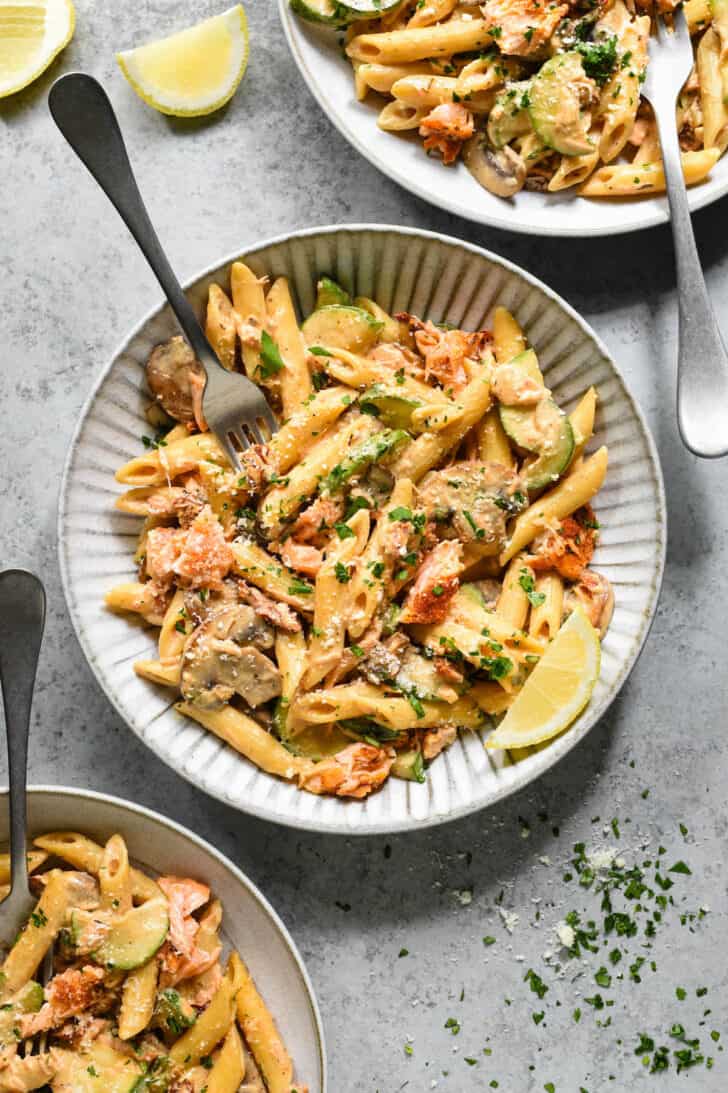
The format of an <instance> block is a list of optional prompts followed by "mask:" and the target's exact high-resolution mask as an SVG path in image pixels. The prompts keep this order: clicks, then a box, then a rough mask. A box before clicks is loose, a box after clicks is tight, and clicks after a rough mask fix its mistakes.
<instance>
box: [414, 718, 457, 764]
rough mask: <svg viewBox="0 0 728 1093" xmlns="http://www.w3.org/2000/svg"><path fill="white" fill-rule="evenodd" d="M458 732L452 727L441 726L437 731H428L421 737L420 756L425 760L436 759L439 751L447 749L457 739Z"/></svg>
mask: <svg viewBox="0 0 728 1093" xmlns="http://www.w3.org/2000/svg"><path fill="white" fill-rule="evenodd" d="M457 735H458V730H457V729H456V728H455V726H454V725H441V726H440V727H439V728H438V729H428V730H427V732H426V733H425V734H424V735H423V737H422V755H423V757H424V758H425V759H427V760H430V759H436V758H437V756H438V755H439V754H440V752H441V751H444V750H445V748H449V747H450V745H451V744H453V743H454V742H455V740H456V738H457Z"/></svg>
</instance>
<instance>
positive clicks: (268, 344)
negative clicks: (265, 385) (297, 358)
mask: <svg viewBox="0 0 728 1093" xmlns="http://www.w3.org/2000/svg"><path fill="white" fill-rule="evenodd" d="M284 368H285V365H284V363H283V358H282V357H281V354H280V350H279V348H278V346H277V345H276V343H275V342H274V341H273V339H272V338H271V336H270V334H269V333H268V331H267V330H264V331H263V332H262V334H261V335H260V368H259V372H260V374H261V376H262V377H263V379H270V377H271V376H275V375H276V373H278V372H281V371H282V370H283V369H284Z"/></svg>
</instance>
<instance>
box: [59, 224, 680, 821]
mask: <svg viewBox="0 0 728 1093" xmlns="http://www.w3.org/2000/svg"><path fill="white" fill-rule="evenodd" d="M362 232H364V233H366V232H370V233H373V234H375V235H386V234H388V233H389V234H393V235H401V236H406V237H410V238H413V239H424V240H431V241H435V242H439V243H443V244H445V245H446V246H454V247H461V248H463V249H464V250H466V251H469V252H470V253H471V254H473V255H476V256H477V257H479V258H485V259H486V260H487V261H489V262H492V263H494V264H495V265H497V266H501V267H503V268H504V269H506V270H507V271H508V272H509V273H511V274H514V275H516V277H518V278H521V279H522V280H524V281H526V282H527V283H528V284H529V285H531V286H532V287H533V288H536V289H538V290H539V291H540V292H542V293H544V295H546V296H547V297H548V298H549V299H551V300H552V301H553V302H554V303H555V304H556V305H557V306H558V307H559V308H560V309H561V310H562V311H563V312H565V313H566V314H567V315H568V316H569V317H570V318H571V319H572V320H573V321H574V322H575V323H576V324H577V325H578V326H579V327H580V328H581V329H582V331H583V332H584V334H585V335H586V336H587V338H588V339H589V340H590V341H592V342H593V343H594V344H595V345H596V347H597V349H598V350H599V352H600V353H601V354H602V356H603V358H604V359H605V360H606V361H607V362H608V364H609V366H610V368H611V369H612V370H613V372H614V375H615V376H616V378H617V379H618V380H619V383H620V385H621V388H622V394H623V396H624V397H625V398H626V399H627V400H628V402H629V404H630V406H631V408H632V411H633V412H634V414H635V417H636V418H637V421H638V423H639V425H640V427H641V430H642V435H643V439H644V441H645V443H646V445H647V449H648V452H649V455H650V459H651V463H652V468H651V469H652V470H653V472H654V479H655V482H654V484H655V487H656V491H657V498H656V505H657V511H658V520H657V523H658V526H659V528H660V529H661V537H660V541H659V552H658V562H657V568H656V572H655V576H654V579H653V582H652V597H651V600H650V604H649V608H648V609H647V610H646V611H645V612H644V616H645V625H644V628H643V630H642V634H641V635H640V637H639V640H638V641H636V642H635V645H634V648H633V651H632V654H631V656H629V657H628V658H627V659H626V660H625V662H624V664H623V666H622V670H621V673H620V675H619V676H618V677H617V679H616V680H615V683H614V686H613V690H612V693H611V694H610V695H609V696H605V699H604V700H603V701H602V703H601V704H600V705H598V706H595V705H594V704H593V702H592V704H591V705H590V706H589V707H588V708H587V714H586V716H585V715H584V714H582V715H581V717H582V719H583V720H582V723H581V724H580V725H579V730H578V731H577V732H574V731H571V730H570V731H568V732H567V733H566V734H564V735H563V736H561V737H558V738H557V739H556V740H555V741H553V742H552V744H551V746H550V747H548V748H545V749H543V750H542V751H541V752H539V753H538V754H537V755H535V756H531V757H530V759H531V760H532V761H529V763H528V767H527V768H524V771H523V773H522V775H521V777H520V779H518V780H514V782H513V783H511V784H508V785H501V786H499V787H497V788H496V789H494V791H493V793H492V795H491V796H490V797H489V799H488V800H487V801H482V802H479V803H468V804H464V805H462V806H460V807H455V808H452V809H450V811H449V812H447V813H434V814H431V815H428V816H427V817H426V818H424V819H415V818H411V817H410V818H407V819H405V820H390V821H388V822H386V823H384V822H382V823H380V822H372V821H370V820H369V819H364V820H363V822H362V823H361V824H360V825H358V826H356V827H348V826H345V825H344V823H343V821H342V823H341V824H335V823H330V822H328V821H325V820H324V821H311V820H308V819H307V818H305V817H303V818H302V817H298V816H296V817H293V816H288V815H286V814H284V813H281V812H279V811H275V810H272V809H269V808H267V807H265V806H260V805H257V804H251V803H250V802H242V803H237V802H232V801H229V800H227V799H225V798H224V797H222V796H220V795H219V794H216V793H214V792H212V791H211V790H210V789H208V788H207V787H206V786H204V785H202V784H201V783H200V782H199V781H197V780H195V779H194V778H193V777H192V775H190V774H189V773H188V772H187V771H186V770H184V769H182V768H181V767H179V766H176V765H174V764H172V763H171V762H170V761H169V759H168V758H167V757H166V756H165V755H164V754H163V753H162V751H161V749H158V748H156V747H154V746H153V745H152V744H151V743H150V742H149V741H148V740H146V739H145V738H144V737H143V736H141V734H140V733H137V732H136V730H135V729H134V727H133V726H132V725H131V724H130V722H129V720H128V718H127V716H126V713H125V711H124V709H123V706H122V704H121V703H120V702H117V700H116V698H115V697H114V695H113V694H112V693H111V691H110V690H109V688H108V687H107V685H106V682H105V680H104V677H103V675H102V673H101V672H100V670H98V669H97V667H96V664H95V661H94V657H93V651H92V647H91V644H90V642H89V641H88V640H87V638H86V635H85V632H84V629H83V627H82V626H81V624H80V620H79V618H78V617H77V614H76V609H75V600H74V598H73V594H72V586H71V578H70V574H69V569H68V561H67V557H66V551H65V528H64V517H65V508H66V499H67V495H68V491H69V482H70V472H71V465H72V462H73V458H74V455H75V452H76V448H77V445H78V442H79V439H80V435H81V431H82V429H83V426H84V423H85V421H86V418H87V416H88V413H89V410H90V408H91V406H92V404H93V402H94V400H95V399H96V397H97V394H98V392H99V389H100V388H101V386H102V385H103V384H104V382H105V381H106V379H107V377H108V375H109V373H110V372H111V370H112V369H113V367H114V365H115V363H116V361H117V360H118V358H119V357H120V356H121V355H122V354H123V353H124V351H125V349H126V347H128V346H129V345H130V344H131V343H132V342H133V341H134V339H135V338H136V337H137V336H138V335H139V334H140V333H141V332H142V330H143V329H144V327H145V326H146V325H147V324H148V323H149V322H151V320H152V319H153V318H154V317H155V316H156V315H158V314H159V313H160V312H161V311H163V310H164V309H165V307H166V306H167V304H166V300H162V301H160V302H159V303H157V304H156V305H155V306H154V307H152V308H151V309H150V310H149V311H148V312H147V313H146V315H145V316H144V317H143V318H142V319H141V321H140V322H138V323H137V324H136V326H135V327H134V328H133V329H132V330H131V331H130V332H129V333H128V334H127V335H126V336H125V337H124V338H123V339H122V341H121V342H120V343H119V344H118V346H117V348H116V350H115V351H114V353H113V354H112V356H111V358H110V360H109V362H108V363H107V364H106V365H105V366H104V367H103V369H102V370H101V373H100V374H99V376H98V378H97V380H96V382H95V383H94V384H93V386H92V389H91V391H90V393H89V395H88V397H87V399H86V400H85V402H84V404H83V407H82V409H81V412H80V414H79V418H78V421H77V423H76V427H75V429H74V432H73V437H72V439H71V443H70V445H69V449H68V454H67V456H66V461H65V464H64V468H63V476H62V480H61V489H60V494H59V502H58V520H57V536H58V559H59V566H60V571H61V582H62V585H63V591H64V595H65V597H66V604H67V607H68V612H69V615H70V617H71V622H72V624H73V628H74V632H75V634H76V637H77V639H78V642H79V644H80V646H81V649H82V650H83V653H84V655H85V657H86V660H87V662H88V664H89V666H90V667H91V669H92V671H93V673H94V676H95V678H96V680H97V682H98V683H99V685H100V687H101V689H102V690H103V692H104V694H105V695H106V697H107V699H108V700H109V702H110V703H111V705H112V706H113V707H114V709H115V710H116V712H117V713H118V715H119V717H120V718H121V719H122V721H124V722H125V723H126V724H127V726H128V727H129V728H130V729H131V730H132V732H134V735H135V736H137V738H138V739H140V740H141V741H142V743H143V744H145V746H146V747H148V748H149V749H150V750H151V751H153V752H154V753H155V755H157V756H158V758H160V759H161V760H162V762H163V763H164V764H165V766H168V767H170V768H171V769H173V770H174V771H175V772H176V773H177V774H179V775H180V777H182V778H184V779H185V780H186V781H188V782H190V783H191V784H192V785H194V786H196V787H197V788H198V789H201V790H203V792H205V793H208V794H209V796H211V797H214V798H215V799H216V800H220V801H221V802H222V803H223V804H225V805H227V806H228V807H230V808H235V809H237V810H239V811H241V812H244V813H248V814H250V815H253V816H256V817H258V818H259V819H263V820H268V821H272V822H273V823H279V824H283V825H284V826H287V827H292V828H295V829H297V830H303V831H313V832H322V833H327V834H335V835H344V836H354V835H383V834H394V833H397V832H403V831H412V830H420V829H422V828H425V827H435V826H438V825H440V824H442V823H448V822H450V821H452V820H456V819H460V818H461V817H463V816H467V815H470V814H471V813H473V812H478V811H480V810H481V809H482V808H489V807H490V806H491V805H493V804H496V803H497V802H498V801H500V800H503V799H504V798H506V797H509V796H511V795H512V794H514V793H516V792H518V791H519V790H521V789H523V788H524V787H525V786H527V785H529V784H530V783H531V782H533V781H534V780H535V779H536V778H538V777H540V776H541V775H542V774H544V773H545V772H546V771H547V770H549V769H550V768H551V767H552V766H554V765H555V764H556V763H557V762H558V761H559V760H560V759H562V758H563V757H564V756H565V755H566V754H567V753H568V752H570V751H571V750H572V748H573V747H575V745H576V744H577V743H578V742H579V741H581V740H582V739H583V738H584V737H585V736H586V735H587V733H588V732H589V731H590V730H591V729H592V728H593V726H594V725H595V724H596V722H597V721H598V720H599V719H600V718H601V717H602V716H603V715H604V714H605V713H606V711H607V710H608V709H609V707H610V706H611V704H612V703H613V702H614V700H615V699H616V697H617V695H618V694H619V692H620V691H621V689H622V687H623V686H624V684H625V682H626V681H627V679H628V678H629V675H630V673H631V672H632V669H633V668H634V665H635V664H636V662H637V659H638V657H639V655H640V653H641V652H642V649H643V648H644V644H645V642H646V640H647V637H648V635H649V632H650V629H651V627H652V623H653V620H654V617H655V612H656V610H657V605H658V601H659V596H660V590H661V588H662V581H663V577H664V571H665V558H666V551H667V505H666V499H665V486H664V481H663V476H662V468H661V465H660V459H659V456H658V454H657V448H656V446H655V442H654V440H653V438H652V433H651V432H650V429H649V426H648V424H647V421H646V420H645V417H644V414H643V413H642V410H641V409H640V407H639V405H638V403H637V402H636V400H635V399H634V397H633V395H632V394H631V392H630V390H629V388H628V386H627V383H626V381H625V379H624V376H623V375H622V373H621V371H620V369H619V368H618V366H617V365H616V364H615V362H614V360H613V358H612V356H611V354H610V352H609V350H608V349H607V347H606V345H605V344H604V342H603V341H602V340H601V339H600V338H599V336H598V335H597V334H596V333H595V331H593V330H592V328H591V327H590V326H589V324H588V323H587V322H586V321H585V320H584V319H583V318H582V317H581V316H580V315H579V313H578V312H577V311H576V310H575V309H574V308H573V307H572V306H571V305H570V304H569V303H567V301H566V300H564V299H563V298H562V297H561V296H559V295H558V293H556V292H555V291H554V290H553V289H551V288H549V287H548V285H546V284H544V283H543V282H542V281H540V280H539V279H538V278H537V277H535V276H534V275H533V274H531V273H529V272H527V271H526V270H524V269H522V268H521V267H520V266H518V265H516V264H515V263H514V262H511V261H509V259H507V258H503V257H501V256H500V255H498V254H495V253H494V252H493V251H489V250H486V249H485V248H484V247H480V246H477V245H476V244H473V243H468V242H466V241H465V240H463V239H458V238H457V237H456V236H448V235H445V234H443V233H441V232H432V231H427V230H426V229H422V228H411V227H402V226H399V225H391V224H327V225H319V226H316V227H311V228H303V229H300V230H299V231H294V232H284V233H282V234H280V235H276V236H271V237H269V238H267V239H264V240H259V241H254V242H252V243H251V244H249V245H245V246H242V247H241V248H239V249H237V250H235V251H233V252H232V253H231V254H229V255H228V256H227V257H226V258H223V259H222V260H220V261H217V262H213V263H211V264H210V265H208V266H206V267H205V268H204V269H203V270H202V271H201V272H200V273H198V274H196V275H195V276H193V277H190V278H188V279H187V280H186V281H185V282H184V285H183V288H184V290H185V291H188V290H189V289H190V288H191V287H192V286H194V285H195V284H196V283H197V282H199V281H202V280H204V279H205V278H206V277H211V276H212V275H213V274H214V273H215V272H216V271H217V270H219V269H220V268H221V267H223V266H229V265H230V264H231V263H232V262H234V261H239V260H240V258H241V257H243V258H244V257H246V256H252V255H255V254H257V253H258V252H259V251H263V250H267V249H269V248H271V247H275V246H280V245H283V244H286V243H288V242H291V241H293V240H297V239H309V238H315V237H316V236H319V235H332V234H333V235H340V234H351V235H355V234H357V233H359V234H360V233H362ZM270 778H271V780H273V781H277V779H275V776H274V775H270ZM385 790H386V787H385ZM299 792H303V791H299ZM336 800H339V799H338V798H336ZM348 804H349V802H347V801H344V802H342V807H343V808H346V807H347V806H348Z"/></svg>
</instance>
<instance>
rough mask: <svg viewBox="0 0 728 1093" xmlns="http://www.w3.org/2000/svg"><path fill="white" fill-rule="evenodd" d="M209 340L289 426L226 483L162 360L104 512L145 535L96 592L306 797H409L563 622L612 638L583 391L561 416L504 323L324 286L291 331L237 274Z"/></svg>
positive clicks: (217, 456)
mask: <svg viewBox="0 0 728 1093" xmlns="http://www.w3.org/2000/svg"><path fill="white" fill-rule="evenodd" d="M266 289H267V291H266ZM207 334H208V338H209V340H210V342H211V344H212V346H213V348H214V349H215V351H216V352H217V354H218V356H219V358H220V360H221V361H222V362H223V363H224V364H225V366H226V367H228V368H236V367H241V368H242V369H244V370H245V372H246V373H247V374H248V376H249V377H250V378H251V379H253V380H254V381H255V382H256V383H259V384H261V385H262V386H263V388H264V389H265V390H266V393H267V394H268V396H269V398H270V400H271V403H272V405H273V406H274V407H275V408H276V410H277V411H278V413H279V415H280V419H281V426H280V429H279V431H278V432H276V433H275V434H274V435H273V436H272V437H271V438H270V439H269V441H268V442H267V443H265V444H258V445H252V446H251V447H250V448H248V449H247V450H246V451H245V452H243V453H242V455H241V461H242V464H243V466H244V472H243V474H237V473H235V472H234V471H232V470H231V469H230V466H229V464H228V463H227V462H226V459H225V456H224V454H223V452H222V450H221V448H220V447H219V445H218V443H217V441H216V439H215V438H214V436H212V434H210V433H209V432H207V431H206V428H205V423H204V421H202V420H201V416H200V415H201V411H200V400H199V398H198V393H199V365H198V364H197V362H196V361H195V360H194V358H193V357H192V354H191V351H190V350H189V349H188V347H187V346H186V343H185V342H184V341H183V340H182V339H181V338H179V337H175V338H172V339H171V340H170V341H169V342H167V343H165V344H164V345H161V346H157V347H156V348H155V349H154V350H153V351H152V354H151V356H150V358H149V363H148V366H147V379H148V383H149V387H150V390H151V392H152V394H153V395H154V396H155V401H154V403H153V404H152V406H151V407H150V409H149V411H148V414H149V416H150V418H151V420H153V421H154V422H156V423H157V424H158V425H159V427H160V432H159V434H158V437H157V439H156V440H154V441H152V440H151V439H149V438H147V441H146V443H147V451H146V452H145V453H144V454H142V455H140V456H139V457H138V458H135V459H133V460H131V461H130V462H128V463H127V464H125V465H124V466H123V467H122V468H121V469H120V470H119V471H118V472H117V475H116V477H117V480H118V481H119V482H120V483H122V484H124V485H125V486H126V487H127V492H126V493H124V494H123V495H122V496H121V497H119V498H118V500H117V502H116V507H117V508H118V509H119V510H121V511H122V512H124V513H129V514H133V515H136V516H139V517H142V518H143V519H144V523H143V527H142V532H141V535H140V538H139V545H138V548H137V552H136V559H135V560H136V563H137V565H138V578H137V579H136V580H134V581H130V582H128V583H125V584H122V585H118V586H117V587H115V588H113V589H111V590H110V592H109V593H108V595H107V599H106V602H107V606H108V607H109V608H111V609H112V610H114V611H121V612H126V613H129V614H136V615H137V616H138V617H139V618H140V619H142V620H144V621H146V622H147V623H149V624H151V625H152V626H154V627H158V628H159V638H158V655H157V656H156V657H155V658H154V659H147V660H141V661H137V663H136V664H135V666H134V667H135V670H136V672H137V673H138V674H139V675H140V676H142V677H144V678H146V679H149V680H151V681H153V682H154V683H157V684H161V685H163V686H167V687H170V688H172V689H173V690H174V691H176V692H178V693H179V694H180V695H181V701H179V702H178V703H177V709H178V710H179V711H180V712H181V713H182V714H184V715H186V716H188V717H191V718H193V719H194V720H196V721H197V722H199V723H200V724H201V725H203V726H204V727H205V728H207V729H208V730H209V731H210V732H212V733H214V734H216V735H217V736H218V737H220V738H221V739H222V740H224V741H226V742H227V743H228V744H229V745H230V746H232V747H233V748H235V749H237V750H238V751H239V752H240V753H241V754H243V755H244V756H246V757H247V758H248V759H249V760H251V761H252V762H253V763H255V764H257V765H258V766H259V767H261V768H262V769H264V770H265V771H268V772H269V773H271V774H275V775H278V776H280V777H282V778H285V779H289V780H292V781H295V782H296V784H297V785H298V786H300V787H301V788H302V789H304V790H306V791H308V792H311V793H317V794H321V793H327V794H335V795H337V796H341V797H356V798H362V797H365V796H366V795H367V794H369V793H370V792H372V791H373V790H375V789H377V788H378V787H379V786H381V785H382V784H383V782H384V781H386V779H387V778H388V777H389V776H390V775H392V776H395V777H400V778H405V779H409V780H413V781H424V779H425V772H426V766H427V764H428V763H430V762H431V761H432V760H434V759H435V758H436V756H437V755H439V753H440V752H441V751H442V750H443V749H444V748H446V747H447V746H448V745H449V744H450V743H452V742H453V740H454V739H455V738H456V736H457V733H458V731H460V730H463V731H478V730H481V729H487V728H489V727H492V726H493V724H494V723H495V722H496V721H497V720H498V719H499V718H500V717H502V715H504V714H505V712H506V711H507V710H508V708H509V706H510V705H511V703H512V702H513V700H514V699H515V697H516V696H517V695H518V694H519V692H520V691H521V689H522V687H523V686H524V683H525V682H526V680H527V679H528V678H529V675H530V672H531V671H532V669H533V667H534V665H535V664H536V663H538V661H539V658H540V656H541V655H542V653H543V652H544V650H545V649H546V647H547V645H548V643H549V641H550V639H552V638H553V637H554V636H555V635H556V633H557V632H558V631H559V628H560V627H561V624H562V621H563V620H564V619H565V618H566V617H567V616H568V615H569V613H570V612H571V611H572V609H573V608H574V606H575V605H580V606H581V607H582V608H583V609H584V610H585V611H586V613H587V615H588V618H589V620H590V621H591V624H592V625H593V626H594V627H595V628H596V629H597V630H599V631H600V632H602V633H603V632H604V630H605V629H606V627H607V625H608V623H609V619H610V616H611V610H612V593H611V588H610V585H609V582H608V581H607V580H606V578H604V577H603V576H600V575H599V574H598V573H595V572H594V571H592V570H591V569H590V568H589V562H590V560H591V558H592V554H593V551H594V547H595V545H596V542H597V537H598V523H597V521H596V519H595V516H594V513H593V511H592V509H591V507H590V502H591V500H592V499H593V497H594V495H595V494H596V493H597V491H598V490H599V488H600V486H601V484H602V482H603V480H604V477H605V474H606V469H607V451H606V448H600V449H599V450H597V451H595V452H594V453H593V454H587V453H586V451H585V449H586V446H587V444H588V442H589V440H590V438H591V436H592V432H593V427H594V417H595V412H596V403H597V395H596V391H595V390H594V389H590V390H589V391H588V392H587V393H586V394H585V395H584V397H583V398H582V399H581V401H580V402H579V403H578V405H577V406H576V407H574V408H573V410H572V412H571V413H570V414H569V415H566V414H565V413H564V412H563V411H562V410H561V409H560V408H559V407H558V406H557V405H556V404H555V402H554V400H553V399H552V397H551V394H550V392H549V390H548V388H547V387H546V385H545V382H544V378H543V375H542V373H541V370H540V368H539V364H538V359H537V356H536V353H535V352H534V351H533V349H531V348H529V347H528V346H527V344H526V340H525V337H524V334H523V332H522V330H521V329H520V327H519V325H518V323H517V322H516V320H515V318H514V317H513V316H512V315H511V314H510V313H509V312H508V311H506V310H505V309H503V308H497V309H496V311H495V313H494V317H493V326H492V330H480V331H474V332H469V331H465V330H458V329H455V328H453V327H451V326H449V325H448V324H446V323H441V324H437V323H433V322H431V321H427V320H422V319H420V318H418V317H416V316H414V315H410V314H406V313H401V314H397V315H389V314H387V313H386V312H385V311H383V310H382V308H380V307H379V306H378V305H377V304H376V303H375V302H374V301H372V300H369V299H364V298H361V297H357V298H356V299H355V300H352V299H351V298H350V297H349V295H348V294H347V293H346V292H345V291H344V289H343V288H342V287H341V286H340V285H338V284H336V283H335V282H334V281H332V280H330V279H328V278H323V279H322V280H321V281H320V282H319V284H318V295H317V302H316V308H315V310H314V311H313V312H312V313H311V315H309V316H308V317H307V318H306V319H305V321H304V322H303V324H302V326H301V327H299V324H298V320H297V316H296V313H295V310H294V304H293V301H292V298H291V294H290V291H289V288H288V284H287V282H286V280H285V279H284V278H279V279H278V280H276V281H275V282H274V283H273V284H272V285H271V286H270V287H267V282H266V279H265V278H262V279H259V278H257V277H256V276H255V275H254V273H253V272H252V271H251V270H250V269H249V268H248V267H247V266H245V265H244V264H243V263H241V262H236V263H234V264H233V266H232V269H231V275H230V296H228V295H227V293H226V292H224V291H223V289H222V288H221V287H220V286H218V285H212V286H211V288H210V292H209V301H208V308H207ZM173 420H176V424H173Z"/></svg>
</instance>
